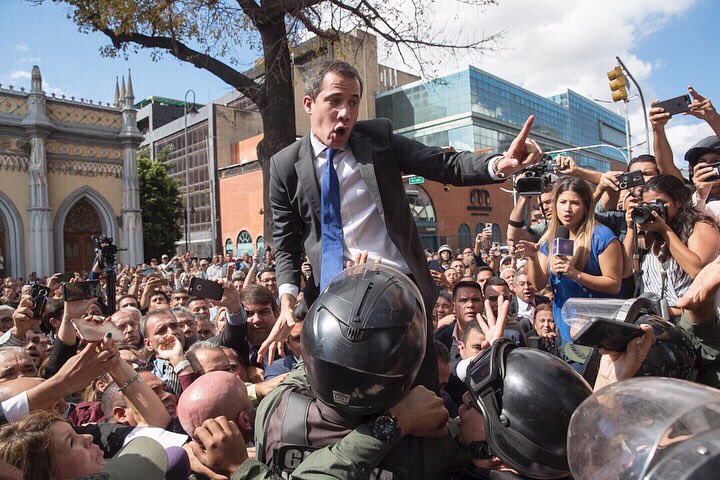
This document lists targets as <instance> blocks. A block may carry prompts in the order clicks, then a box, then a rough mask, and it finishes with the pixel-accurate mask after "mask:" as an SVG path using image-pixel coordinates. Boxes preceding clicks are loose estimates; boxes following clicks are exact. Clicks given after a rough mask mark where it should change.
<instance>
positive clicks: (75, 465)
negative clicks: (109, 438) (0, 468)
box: [0, 410, 105, 480]
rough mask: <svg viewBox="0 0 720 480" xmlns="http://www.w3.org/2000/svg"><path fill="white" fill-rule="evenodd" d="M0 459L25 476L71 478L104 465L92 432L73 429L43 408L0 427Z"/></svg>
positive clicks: (35, 479) (32, 479) (28, 478)
mask: <svg viewBox="0 0 720 480" xmlns="http://www.w3.org/2000/svg"><path fill="white" fill-rule="evenodd" d="M0 461H2V462H5V463H8V464H10V465H13V466H15V467H17V468H19V469H20V470H22V472H23V478H24V479H25V480H46V479H53V480H70V479H72V478H76V477H79V476H82V475H92V474H96V473H99V472H100V471H101V470H102V469H103V467H104V466H105V459H104V458H103V451H102V450H101V449H100V447H98V446H97V445H95V444H93V441H92V435H80V434H78V433H75V431H74V430H73V429H72V427H71V426H70V424H69V423H68V422H66V421H65V420H64V419H63V418H62V417H61V416H59V415H58V414H55V413H49V412H46V411H42V410H41V411H38V412H35V413H32V414H31V415H30V416H29V417H25V418H24V419H22V420H19V421H17V422H13V423H9V424H6V425H3V426H2V427H0Z"/></svg>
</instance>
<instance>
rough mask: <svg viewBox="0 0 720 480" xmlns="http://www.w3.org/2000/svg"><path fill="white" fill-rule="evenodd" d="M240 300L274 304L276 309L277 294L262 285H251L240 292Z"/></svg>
mask: <svg viewBox="0 0 720 480" xmlns="http://www.w3.org/2000/svg"><path fill="white" fill-rule="evenodd" d="M240 301H241V302H242V303H247V304H250V305H272V307H273V309H275V295H273V294H272V292H270V290H268V289H267V288H265V287H263V286H262V285H250V286H248V287H247V288H243V289H242V291H241V292H240Z"/></svg>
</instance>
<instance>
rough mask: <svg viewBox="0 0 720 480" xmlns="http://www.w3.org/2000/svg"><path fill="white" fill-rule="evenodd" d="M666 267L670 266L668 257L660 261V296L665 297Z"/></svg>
mask: <svg viewBox="0 0 720 480" xmlns="http://www.w3.org/2000/svg"><path fill="white" fill-rule="evenodd" d="M668 268H670V259H669V258H667V259H665V260H664V261H662V262H660V298H665V289H666V288H667V277H668Z"/></svg>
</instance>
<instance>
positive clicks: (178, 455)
mask: <svg viewBox="0 0 720 480" xmlns="http://www.w3.org/2000/svg"><path fill="white" fill-rule="evenodd" d="M165 452H166V453H167V457H168V468H167V473H166V474H165V479H166V480H187V478H188V477H189V476H190V475H191V474H192V470H191V469H190V459H189V458H188V455H187V452H185V450H183V449H182V448H181V447H169V448H166V449H165Z"/></svg>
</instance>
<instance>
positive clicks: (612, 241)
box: [520, 177, 623, 343]
mask: <svg viewBox="0 0 720 480" xmlns="http://www.w3.org/2000/svg"><path fill="white" fill-rule="evenodd" d="M552 199H553V200H552V207H551V208H552V217H551V220H550V224H549V226H548V229H547V231H546V232H545V234H544V235H543V236H542V238H540V241H539V242H538V243H532V242H528V241H525V240H522V241H521V242H520V244H521V248H523V249H524V253H525V257H526V258H527V259H528V263H527V264H526V266H525V269H526V271H527V275H528V278H529V279H530V280H531V281H532V283H533V285H537V288H538V289H542V288H543V286H544V285H546V284H547V283H548V280H549V282H550V285H551V287H552V291H553V317H554V318H555V323H556V324H557V327H558V330H559V331H560V335H561V337H562V341H563V343H568V342H571V341H572V338H571V336H570V329H569V327H568V325H567V323H565V321H564V320H563V318H562V310H561V309H562V306H563V305H564V304H565V301H566V300H567V299H568V298H572V297H585V298H598V297H600V298H602V297H615V296H617V295H618V293H619V292H620V282H621V274H622V267H623V263H622V262H623V254H622V247H621V246H620V242H619V241H618V240H617V238H616V237H615V235H614V234H613V233H612V231H611V230H610V229H609V228H607V227H606V226H604V225H602V224H601V223H599V222H597V221H596V220H595V213H594V212H595V203H594V202H593V191H592V189H591V187H590V185H589V184H588V183H587V182H586V181H584V180H582V179H579V178H574V177H565V178H562V179H561V180H560V181H558V182H557V184H556V185H555V189H554V190H553V197H552ZM561 226H563V227H565V228H567V230H568V231H569V239H570V240H573V243H574V251H573V254H572V256H564V255H555V254H554V251H553V248H552V243H553V242H554V240H555V238H557V234H558V229H559V228H560V227H561Z"/></svg>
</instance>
